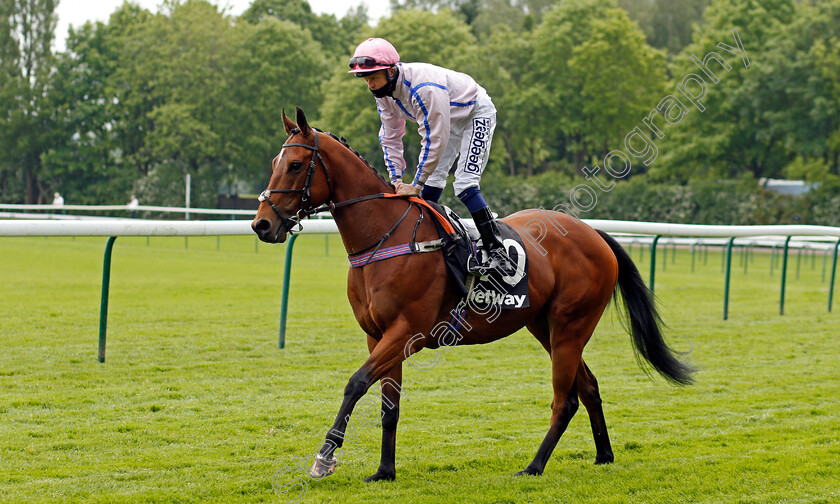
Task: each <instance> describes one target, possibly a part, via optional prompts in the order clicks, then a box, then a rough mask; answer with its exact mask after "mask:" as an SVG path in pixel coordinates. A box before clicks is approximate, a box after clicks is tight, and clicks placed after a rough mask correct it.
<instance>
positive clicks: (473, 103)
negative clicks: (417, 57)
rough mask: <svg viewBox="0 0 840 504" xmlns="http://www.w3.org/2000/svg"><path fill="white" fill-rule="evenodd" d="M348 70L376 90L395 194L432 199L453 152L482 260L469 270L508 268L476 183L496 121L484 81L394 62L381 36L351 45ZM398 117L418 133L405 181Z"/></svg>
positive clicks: (394, 52) (442, 183)
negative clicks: (416, 153) (411, 171)
mask: <svg viewBox="0 0 840 504" xmlns="http://www.w3.org/2000/svg"><path fill="white" fill-rule="evenodd" d="M348 73H352V74H355V75H356V76H357V77H362V78H364V79H365V81H367V85H368V88H369V89H370V91H371V92H372V93H373V95H374V97H376V109H377V111H378V112H379V118H380V120H381V121H382V126H381V128H380V129H379V143H380V145H381V146H382V151H383V152H384V154H385V166H386V167H387V169H388V173H389V175H390V177H391V183H392V184H393V185H394V188H395V189H396V192H397V194H401V195H405V196H417V195H421V196H422V197H423V198H424V199H426V200H428V201H434V202H437V201H438V200H439V199H440V196H441V194H442V193H443V188H444V187H446V177H447V176H448V175H449V170H450V168H451V167H452V163H453V162H454V161H455V158H456V157H458V165H457V167H456V168H455V182H454V184H453V186H454V189H455V194H456V195H457V196H458V199H460V200H461V201H462V202H463V203H464V205H465V206H466V207H467V209H468V210H469V212H470V214H471V215H472V218H473V221H474V222H475V224H476V227H477V228H478V232H479V233H480V235H481V241H482V244H483V247H484V250H485V252H486V256H487V259H486V262H484V263H483V264H471V266H470V270H471V272H473V273H483V272H484V271H486V270H487V269H490V268H496V269H498V270H499V271H501V272H503V273H504V274H507V275H511V274H513V273H514V272H515V268H514V267H513V265H512V263H511V261H510V260H509V258H508V256H507V253H506V250H505V247H504V245H502V240H501V236H500V234H499V228H498V225H497V223H496V221H495V220H494V219H493V214H492V212H491V211H490V208H489V207H488V205H487V202H485V201H484V198H483V197H482V196H481V190H480V189H479V182H480V181H481V174H482V172H483V171H484V167H485V166H487V158H488V155H489V153H490V142H491V140H492V138H493V130H494V129H495V128H496V108H495V107H494V106H493V102H492V101H491V100H490V97H489V96H488V95H487V92H486V91H485V90H484V88H482V87H481V86H479V85H478V84H477V83H476V82H475V80H473V78H472V77H470V76H469V75H466V74H463V73H459V72H455V71H452V70H448V69H446V68H441V67H439V66H435V65H430V64H427V63H401V62H400V55H399V54H398V53H397V50H396V49H394V46H392V45H391V43H390V42H388V41H387V40H385V39H381V38H370V39H367V40H365V41H364V42H362V43H361V44H359V46H358V47H357V48H356V52H355V53H354V54H353V57H352V58H350V71H349V72H348ZM406 119H409V120H411V121H413V122H416V123H418V125H419V127H418V130H419V132H420V138H421V141H420V157H419V161H418V163H417V172H416V173H415V175H414V178H413V179H412V181H411V183H410V184H406V183H404V182H403V180H402V177H403V173H404V172H405V169H406V163H405V160H404V159H403V144H402V137H403V135H404V134H405V121H406Z"/></svg>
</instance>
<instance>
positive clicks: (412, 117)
mask: <svg viewBox="0 0 840 504" xmlns="http://www.w3.org/2000/svg"><path fill="white" fill-rule="evenodd" d="M394 101H395V102H397V105H399V107H400V108H401V109H402V111H403V112H405V115H407V116H408V117H410V118H411V120H412V121H416V120H417V119H416V118H415V117H414V116H413V115H411V114H409V113H408V110H406V109H405V106H403V104H402V102H401V101H399V100H398V99H396V98H394Z"/></svg>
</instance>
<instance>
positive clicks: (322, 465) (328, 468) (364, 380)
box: [309, 331, 408, 479]
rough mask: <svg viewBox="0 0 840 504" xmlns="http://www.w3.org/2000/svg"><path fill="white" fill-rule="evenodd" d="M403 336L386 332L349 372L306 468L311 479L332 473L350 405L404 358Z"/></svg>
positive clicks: (348, 419) (351, 410)
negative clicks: (332, 418)
mask: <svg viewBox="0 0 840 504" xmlns="http://www.w3.org/2000/svg"><path fill="white" fill-rule="evenodd" d="M404 333H405V334H404V335H402V336H399V337H396V336H393V335H392V336H391V337H389V336H388V335H387V334H386V335H385V336H384V337H383V338H382V340H381V341H380V342H379V343H378V344H377V345H376V348H374V350H373V351H372V352H371V354H370V357H368V359H367V360H366V361H365V363H364V364H362V367H360V368H359V370H358V371H356V372H355V373H353V376H351V377H350V380H349V381H348V382H347V386H346V387H345V388H344V400H343V401H342V402H341V407H340V408H339V409H338V415H337V416H336V418H335V422H334V423H333V426H332V428H331V429H330V431H329V432H328V433H327V436H326V439H325V440H324V444H323V446H321V449H320V450H318V453H317V454H316V456H315V463H314V464H313V465H312V468H311V469H310V470H309V475H310V476H311V477H312V478H316V479H318V478H322V477H324V476H329V475H330V474H332V473H333V472H335V467H336V465H337V464H338V460H337V459H336V457H335V451H336V450H338V449H339V448H341V447H342V445H343V444H344V439H345V437H346V433H347V431H348V424H349V423H350V416H351V414H352V413H353V408H355V407H356V403H357V402H359V399H361V398H362V396H364V395H365V393H367V391H368V389H369V388H370V387H371V385H373V384H374V383H376V382H377V381H378V380H379V379H381V378H382V377H384V376H385V374H386V373H387V372H388V371H389V370H390V369H392V368H393V367H394V366H397V365H399V364H401V363H402V361H403V360H405V357H404V354H403V352H404V345H405V341H406V340H407V339H408V336H407V335H408V331H404Z"/></svg>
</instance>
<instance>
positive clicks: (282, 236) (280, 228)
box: [251, 219, 288, 243]
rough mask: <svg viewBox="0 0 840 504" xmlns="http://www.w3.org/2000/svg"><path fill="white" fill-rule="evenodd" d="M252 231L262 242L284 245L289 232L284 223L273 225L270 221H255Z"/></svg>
mask: <svg viewBox="0 0 840 504" xmlns="http://www.w3.org/2000/svg"><path fill="white" fill-rule="evenodd" d="M251 229H253V230H254V233H256V234H257V237H258V238H259V239H260V240H261V241H264V242H266V243H283V242H285V241H286V234H287V232H288V231H287V230H286V228H285V226H284V225H283V223H282V222H280V221H277V222H275V223H272V222H271V221H270V220H268V219H254V221H253V222H252V223H251Z"/></svg>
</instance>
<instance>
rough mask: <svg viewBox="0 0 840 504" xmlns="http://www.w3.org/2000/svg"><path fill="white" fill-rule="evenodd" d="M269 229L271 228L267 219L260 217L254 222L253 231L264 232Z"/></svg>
mask: <svg viewBox="0 0 840 504" xmlns="http://www.w3.org/2000/svg"><path fill="white" fill-rule="evenodd" d="M269 229H271V223H270V222H268V219H260V220H258V221H257V222H256V223H255V224H254V231H256V232H257V233H258V234H261V235H262V234H265V233H267V232H268V230H269Z"/></svg>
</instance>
